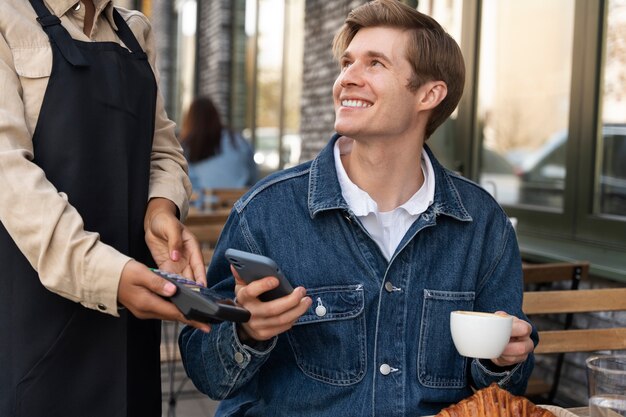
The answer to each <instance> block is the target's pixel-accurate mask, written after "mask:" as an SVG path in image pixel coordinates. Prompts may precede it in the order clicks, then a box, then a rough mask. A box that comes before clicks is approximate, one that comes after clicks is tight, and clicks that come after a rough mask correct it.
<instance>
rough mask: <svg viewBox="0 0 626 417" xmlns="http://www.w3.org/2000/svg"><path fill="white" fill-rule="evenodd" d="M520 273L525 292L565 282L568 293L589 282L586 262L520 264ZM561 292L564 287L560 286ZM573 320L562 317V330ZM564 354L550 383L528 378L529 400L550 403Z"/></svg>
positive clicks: (541, 289)
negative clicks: (581, 283)
mask: <svg viewBox="0 0 626 417" xmlns="http://www.w3.org/2000/svg"><path fill="white" fill-rule="evenodd" d="M522 270H523V273H524V287H525V289H526V291H545V290H550V289H554V288H552V287H553V286H554V285H555V284H557V285H560V283H564V284H566V283H567V282H569V289H570V290H577V289H578V287H579V285H580V282H581V281H582V280H588V279H589V262H587V261H580V262H550V263H529V262H524V263H523V265H522ZM560 287H561V288H560V289H563V287H564V285H560ZM573 319H574V316H573V314H571V313H568V314H566V315H565V318H564V323H563V325H562V326H563V327H562V328H563V329H564V330H566V329H569V328H570V327H571V325H572V321H573ZM564 360H565V354H564V353H561V354H559V355H558V356H557V358H556V363H555V365H554V373H553V375H552V380H551V381H546V380H545V379H543V378H538V377H532V378H531V379H530V381H529V384H528V389H527V392H526V393H527V395H529V396H532V397H545V399H546V400H547V402H552V401H553V400H554V397H555V395H556V391H557V389H558V385H559V380H560V378H561V369H562V368H563V362H564Z"/></svg>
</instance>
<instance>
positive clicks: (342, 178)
mask: <svg viewBox="0 0 626 417" xmlns="http://www.w3.org/2000/svg"><path fill="white" fill-rule="evenodd" d="M353 142H354V140H353V139H350V138H347V137H341V138H339V139H338V140H337V142H336V143H335V148H334V154H335V169H336V171H337V177H338V179H339V185H340V186H341V193H342V195H343V198H344V199H345V200H346V202H347V203H348V206H349V207H350V209H351V210H352V212H353V213H354V214H355V215H356V216H357V217H358V218H359V219H360V220H361V223H362V224H363V226H364V227H365V229H366V230H367V231H368V233H369V234H370V236H371V237H372V239H374V241H375V242H376V243H377V244H378V246H379V247H380V250H381V251H382V253H383V255H384V256H385V258H386V259H387V260H390V259H391V256H392V255H393V253H394V252H395V251H396V248H397V247H398V244H399V243H400V241H401V240H402V238H403V237H404V235H405V234H406V232H407V230H409V227H411V225H412V224H413V222H415V220H417V218H418V217H419V215H420V214H422V213H423V212H425V211H426V209H427V208H428V207H429V206H430V205H431V204H432V203H433V200H434V196H435V173H434V171H433V166H432V164H431V162H430V158H429V157H428V154H427V153H426V151H425V150H422V172H423V174H424V183H423V184H422V186H421V187H420V189H419V190H417V192H416V193H415V194H413V196H412V197H411V198H409V200H408V201H406V202H405V203H404V204H402V205H400V206H399V207H396V208H395V209H393V210H391V211H385V212H381V211H379V210H378V205H377V204H376V202H375V201H374V200H373V199H372V197H370V195H369V194H368V193H367V192H365V191H363V190H362V189H360V188H359V187H358V186H357V185H356V184H354V183H353V182H352V181H351V180H350V178H349V177H348V174H347V173H346V170H345V169H344V167H343V164H342V163H341V155H347V154H349V153H350V152H351V151H352V144H353Z"/></svg>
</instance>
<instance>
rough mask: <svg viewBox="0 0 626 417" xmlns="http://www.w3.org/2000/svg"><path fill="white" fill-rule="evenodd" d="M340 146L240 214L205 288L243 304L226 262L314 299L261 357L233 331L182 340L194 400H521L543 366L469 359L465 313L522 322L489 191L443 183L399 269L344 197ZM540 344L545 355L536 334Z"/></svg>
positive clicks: (278, 406) (517, 279)
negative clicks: (250, 258) (238, 258)
mask: <svg viewBox="0 0 626 417" xmlns="http://www.w3.org/2000/svg"><path fill="white" fill-rule="evenodd" d="M337 138H338V135H335V136H334V137H333V139H332V140H331V141H330V143H329V144H328V146H326V147H325V148H324V149H323V150H322V151H321V152H320V154H319V155H318V157H317V158H315V159H314V160H313V161H309V162H307V163H304V164H301V165H299V166H297V167H294V168H291V169H288V170H284V171H281V172H278V173H276V174H273V175H271V176H269V177H267V178H265V179H264V180H262V181H261V182H259V183H258V184H257V185H256V186H254V187H253V188H252V189H251V190H250V191H249V192H248V193H247V194H246V195H244V196H243V197H242V198H241V200H239V201H238V202H237V203H236V204H235V206H234V207H233V210H232V212H231V214H230V217H229V219H228V221H227V223H226V226H225V228H224V231H223V233H222V236H221V237H220V240H219V242H218V244H217V248H216V250H215V253H214V257H213V261H212V262H211V266H210V268H209V271H208V274H207V278H208V282H209V286H212V288H213V289H214V290H215V291H217V292H218V293H220V295H221V296H227V297H229V298H232V297H233V295H234V294H233V290H234V280H233V277H232V274H231V273H230V269H229V265H228V262H227V261H226V259H225V257H224V251H225V250H226V249H227V248H230V247H232V248H237V249H242V250H247V251H250V252H254V253H258V254H263V255H266V256H269V257H270V258H272V259H274V260H275V261H276V262H277V263H278V265H279V266H280V268H281V269H282V271H283V273H284V274H285V276H286V277H287V278H288V280H289V281H290V282H291V283H292V285H293V286H294V288H295V287H296V286H304V287H305V288H306V289H307V294H308V296H310V297H311V298H312V299H313V304H312V306H311V307H310V308H309V310H308V311H307V312H306V313H305V314H304V315H302V316H301V317H300V318H299V319H298V321H297V322H296V324H295V325H294V326H293V328H292V329H291V330H289V331H287V332H285V333H283V334H281V335H279V336H278V337H276V338H274V339H272V340H270V341H267V342H263V343H259V344H258V345H255V346H253V347H250V346H247V345H244V344H242V343H241V342H240V341H239V340H238V337H237V333H236V330H235V326H234V325H233V324H232V323H222V324H220V325H215V326H214V327H213V329H212V331H211V332H210V333H208V334H205V333H202V332H201V331H198V330H195V329H193V328H191V327H187V328H185V329H184V330H183V331H182V333H181V335H180V338H179V345H180V350H181V354H182V358H183V362H184V365H185V369H186V371H187V374H188V375H189V376H190V378H191V379H192V381H193V382H194V384H195V385H196V387H197V388H198V389H199V390H200V391H202V392H204V393H206V394H207V395H209V396H210V397H211V398H213V399H217V400H223V401H222V402H221V403H220V406H219V408H218V412H217V414H216V415H217V416H300V417H305V416H316V417H324V416H328V417H331V416H332V417H336V416H345V417H348V416H359V417H363V416H385V417H391V416H409V415H411V416H424V415H430V414H435V413H437V412H438V411H439V410H440V409H441V408H443V407H445V406H448V405H449V404H451V403H454V402H457V401H459V400H461V399H463V398H465V397H467V396H469V395H471V393H472V389H471V387H472V386H473V387H476V388H482V387H485V386H487V385H489V384H490V383H492V382H497V383H499V384H500V386H502V387H504V388H506V389H508V390H509V391H511V392H513V393H516V394H522V393H523V392H524V390H525V387H526V383H527V379H528V377H529V375H530V372H531V371H532V368H533V357H532V355H531V356H530V357H529V358H528V360H526V361H525V362H523V363H521V364H518V365H516V366H514V367H512V368H511V369H502V368H497V367H495V366H494V365H493V364H491V362H490V361H485V362H483V361H479V360H476V359H474V360H472V359H467V358H464V357H462V356H460V355H459V354H458V353H457V351H456V349H455V347H454V345H453V342H452V338H451V336H450V330H449V316H450V312H451V311H453V310H476V311H488V312H494V311H497V310H503V311H506V312H508V313H510V314H512V315H515V316H517V317H520V318H522V319H524V320H527V318H526V317H525V316H524V314H523V313H522V310H521V308H522V292H523V287H522V270H521V261H520V254H519V250H518V246H517V241H516V236H515V232H514V230H513V228H512V225H511V223H510V222H509V221H508V218H507V216H506V214H505V213H504V211H503V210H502V209H501V208H500V207H499V205H498V204H497V203H496V202H495V200H494V199H493V198H492V197H491V196H490V195H489V194H488V193H487V192H485V191H484V190H483V189H481V188H480V187H478V186H477V185H476V184H474V183H472V182H471V181H469V180H467V179H465V178H463V177H460V176H458V175H456V174H454V173H452V172H450V171H447V170H446V169H444V168H443V167H442V166H441V165H440V164H439V163H438V162H437V161H436V159H435V158H434V156H433V154H432V152H430V150H428V152H429V156H430V158H431V160H432V162H433V168H434V172H435V178H436V181H435V184H436V190H435V197H434V203H433V204H432V205H431V206H430V207H429V208H428V209H427V210H426V211H425V212H424V213H423V214H422V215H420V217H419V218H418V219H417V220H416V221H415V223H414V224H413V225H412V226H411V227H410V229H409V231H408V232H407V234H406V235H405V236H404V238H403V239H402V241H401V242H400V245H399V246H398V248H397V249H396V252H395V253H394V254H393V256H392V258H391V260H390V261H387V260H386V259H385V257H384V256H383V255H382V253H381V252H380V250H379V248H378V246H377V245H376V243H375V242H374V241H373V240H372V239H371V238H370V236H369V235H368V233H367V231H366V230H365V229H364V228H363V226H362V225H361V223H360V222H359V220H358V219H357V218H356V216H355V215H354V214H353V213H352V212H351V211H350V208H349V207H348V206H347V204H346V202H345V200H344V199H343V197H342V194H341V188H340V186H339V182H338V179H337V174H336V171H335V167H334V157H333V146H334V143H335V141H336V140H337ZM532 338H533V340H534V342H535V344H536V342H537V334H536V332H535V331H534V330H533V335H532Z"/></svg>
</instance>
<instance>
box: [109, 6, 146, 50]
mask: <svg viewBox="0 0 626 417" xmlns="http://www.w3.org/2000/svg"><path fill="white" fill-rule="evenodd" d="M113 21H114V22H115V25H116V26H117V36H119V37H120V39H121V40H122V42H124V45H126V47H127V48H128V49H130V51H131V52H132V53H133V54H134V55H135V56H136V57H137V58H138V59H147V55H146V53H145V52H144V51H143V49H142V48H141V45H139V42H137V38H135V35H134V34H133V32H132V31H131V30H130V28H129V27H128V25H127V24H126V22H125V21H124V18H123V17H122V15H120V14H119V12H118V11H117V9H116V8H115V7H114V8H113Z"/></svg>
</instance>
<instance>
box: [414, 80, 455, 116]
mask: <svg viewBox="0 0 626 417" xmlns="http://www.w3.org/2000/svg"><path fill="white" fill-rule="evenodd" d="M418 93H419V96H420V100H419V103H418V105H419V109H420V110H431V109H434V108H435V107H437V106H438V105H439V103H441V102H442V101H443V99H444V98H446V96H447V95H448V86H447V85H446V83H444V82H443V81H428V82H426V83H425V84H424V85H422V86H421V87H420V88H419V90H418Z"/></svg>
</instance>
